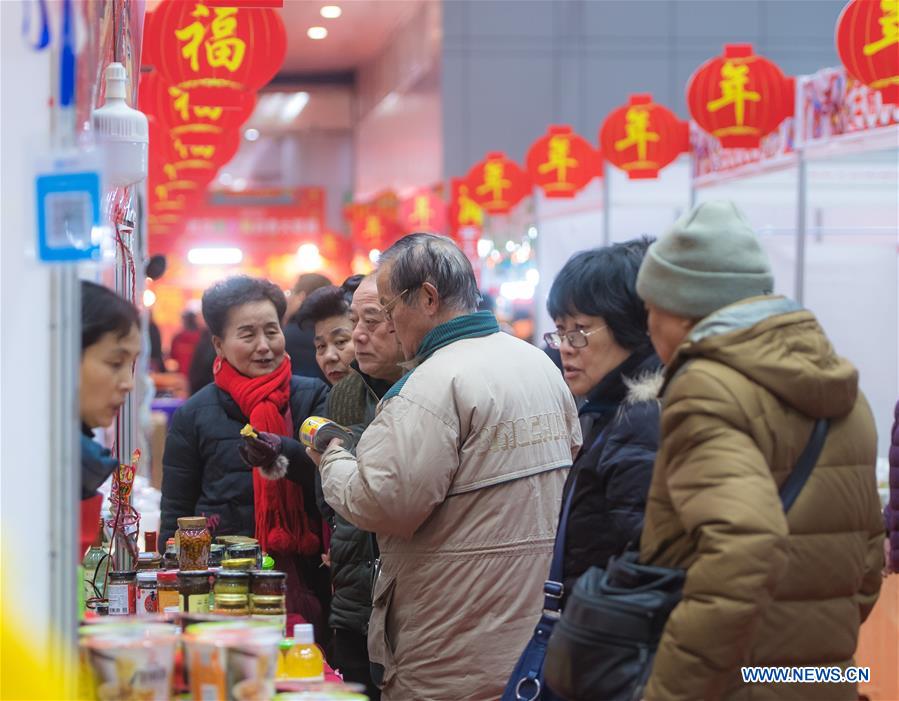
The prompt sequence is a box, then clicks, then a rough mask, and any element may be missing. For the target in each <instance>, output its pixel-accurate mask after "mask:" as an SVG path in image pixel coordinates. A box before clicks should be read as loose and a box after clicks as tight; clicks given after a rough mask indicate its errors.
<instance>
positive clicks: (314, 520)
mask: <svg viewBox="0 0 899 701" xmlns="http://www.w3.org/2000/svg"><path fill="white" fill-rule="evenodd" d="M286 306H287V301H286V299H285V297H284V293H283V292H282V291H281V290H280V289H279V288H278V287H277V286H276V285H274V284H272V283H271V282H268V281H266V280H260V279H255V278H250V277H245V276H239V277H232V278H229V279H227V280H224V281H222V282H219V283H217V284H215V285H214V286H213V287H211V288H210V289H208V290H206V292H205V293H204V295H203V318H204V319H205V320H206V325H207V326H208V327H209V330H210V332H211V333H212V342H213V345H214V346H215V351H216V359H215V363H214V366H213V373H214V378H215V379H214V382H213V383H212V384H209V385H207V386H206V387H204V388H203V389H201V390H200V391H199V392H197V393H196V394H195V395H193V396H192V397H191V398H190V399H189V400H188V401H187V402H186V403H185V404H184V406H182V407H181V408H180V409H178V411H177V412H175V415H174V417H173V418H172V425H171V428H170V429H169V434H168V436H167V438H166V445H165V454H164V456H163V478H162V525H161V528H160V530H161V535H162V537H163V538H169V537H171V536H172V535H173V534H174V531H175V528H176V527H177V519H178V517H180V516H194V515H197V516H206V518H207V522H208V523H209V525H210V528H211V530H213V531H214V534H215V535H244V536H252V537H254V538H256V539H257V540H259V542H260V544H261V545H262V548H263V550H265V551H266V552H268V553H269V554H271V555H272V556H273V557H274V558H275V566H276V567H277V568H278V569H279V570H282V571H284V572H286V573H287V578H288V584H287V586H288V591H287V609H288V613H289V614H299V615H300V616H302V618H304V619H305V620H307V621H309V622H311V623H313V624H315V625H316V626H317V627H319V626H322V624H324V621H325V614H326V611H327V605H328V598H329V595H330V591H329V582H328V574H327V572H326V571H325V570H324V569H323V568H320V567H319V565H320V564H321V553H322V543H321V515H320V513H319V511H318V508H317V506H316V503H315V476H316V469H315V466H314V465H313V464H312V462H311V461H310V460H309V458H308V457H306V454H305V451H304V450H303V447H302V446H301V444H300V443H299V442H298V441H297V440H296V438H295V437H296V436H297V434H298V431H299V427H300V426H301V425H302V423H303V421H305V419H306V418H307V417H308V416H314V415H316V414H320V413H322V412H323V411H324V407H325V398H326V396H327V392H328V390H327V387H326V386H325V384H324V383H323V382H321V380H317V379H312V378H307V377H294V376H292V375H291V371H290V357H289V356H288V355H287V353H286V352H285V350H284V348H285V345H284V334H283V332H282V329H281V323H280V319H282V318H283V316H284V310H285V308H286ZM248 423H249V424H252V426H253V428H254V429H256V431H258V432H260V433H262V432H265V433H266V434H273V436H277V437H278V438H274V439H271V438H270V440H273V441H274V442H275V443H278V445H269V444H268V443H264V442H262V441H253V442H251V443H249V444H248V443H247V442H246V441H245V440H244V439H243V438H242V437H241V435H240V430H241V429H242V428H243V427H244V426H245V425H246V424H248ZM288 464H290V467H291V468H292V469H291V472H292V473H294V472H296V473H299V474H301V475H305V476H307V477H308V478H307V479H305V480H303V481H302V482H301V483H299V484H297V483H294V482H291V481H288V480H277V481H271V480H266V479H263V478H262V476H261V475H260V470H261V469H262V470H271V469H278V468H280V469H282V470H286V468H287V467H288ZM162 542H163V543H164V542H165V540H163V541H162ZM290 622H291V621H289V622H288V623H290ZM321 630H322V631H324V627H321Z"/></svg>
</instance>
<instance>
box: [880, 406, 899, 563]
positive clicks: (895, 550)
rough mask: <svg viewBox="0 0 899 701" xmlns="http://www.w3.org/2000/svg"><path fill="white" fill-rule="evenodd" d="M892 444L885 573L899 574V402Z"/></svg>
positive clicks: (886, 517) (886, 511)
mask: <svg viewBox="0 0 899 701" xmlns="http://www.w3.org/2000/svg"><path fill="white" fill-rule="evenodd" d="M894 417H895V421H894V422H893V433H892V440H891V442H890V496H889V501H888V502H887V505H886V508H885V509H884V510H883V516H884V520H885V521H886V527H887V541H886V543H885V546H884V559H885V562H886V568H885V572H886V573H887V574H895V573H897V572H899V402H896V410H895V414H894Z"/></svg>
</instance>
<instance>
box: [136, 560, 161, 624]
mask: <svg viewBox="0 0 899 701" xmlns="http://www.w3.org/2000/svg"><path fill="white" fill-rule="evenodd" d="M157 574H158V573H157V572H155V571H144V572H138V573H137V604H136V608H137V615H138V616H143V617H146V616H152V615H154V614H156V613H158V612H159V595H158V586H157V582H156V577H157Z"/></svg>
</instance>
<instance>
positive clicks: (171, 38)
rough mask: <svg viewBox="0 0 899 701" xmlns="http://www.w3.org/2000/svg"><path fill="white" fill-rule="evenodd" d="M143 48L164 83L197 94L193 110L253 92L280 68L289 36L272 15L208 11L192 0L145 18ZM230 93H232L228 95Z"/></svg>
mask: <svg viewBox="0 0 899 701" xmlns="http://www.w3.org/2000/svg"><path fill="white" fill-rule="evenodd" d="M145 34H146V36H145V39H144V43H145V44H146V45H148V46H151V47H153V48H152V49H151V50H150V52H148V60H150V61H152V62H153V64H154V65H155V67H156V69H157V70H158V71H159V73H160V74H161V75H162V77H163V78H164V79H165V81H166V82H167V83H169V84H170V85H175V86H178V87H180V88H187V89H191V90H194V89H197V88H205V89H206V90H197V91H196V93H195V94H193V95H192V97H193V103H194V104H209V103H208V102H207V101H206V100H207V99H211V100H213V102H212V104H218V105H222V104H224V102H223V100H224V99H225V98H223V97H222V96H219V95H217V94H216V92H223V93H225V94H226V95H227V96H230V98H231V99H236V98H235V97H234V92H233V91H235V90H236V91H244V92H246V91H254V90H258V89H259V88H261V87H262V86H264V85H265V84H266V83H268V82H269V81H270V80H271V79H272V78H273V77H274V76H275V74H276V73H277V72H278V70H279V69H280V68H281V64H282V63H283V62H284V56H285V54H286V52H287V33H286V31H285V29H284V22H283V21H282V20H281V16H280V15H279V14H278V13H277V12H276V11H275V10H271V9H265V8H237V7H219V6H217V5H216V6H212V5H207V4H205V3H204V2H201V1H199V0H198V1H193V0H163V2H162V3H161V4H160V5H159V6H158V7H157V8H156V9H155V10H154V11H153V12H152V13H151V14H150V15H148V22H147V27H146V30H145ZM226 91H230V92H226Z"/></svg>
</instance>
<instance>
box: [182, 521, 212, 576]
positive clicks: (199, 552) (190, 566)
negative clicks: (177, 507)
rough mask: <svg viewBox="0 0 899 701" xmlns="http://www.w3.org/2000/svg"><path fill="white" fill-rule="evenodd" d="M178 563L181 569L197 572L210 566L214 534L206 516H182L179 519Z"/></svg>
mask: <svg viewBox="0 0 899 701" xmlns="http://www.w3.org/2000/svg"><path fill="white" fill-rule="evenodd" d="M178 541H179V547H178V564H179V567H180V569H181V571H188V572H195V571H198V570H205V569H207V568H208V567H209V546H210V545H212V536H210V535H209V529H208V528H207V527H206V517H205V516H182V517H181V518H179V519H178Z"/></svg>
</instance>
